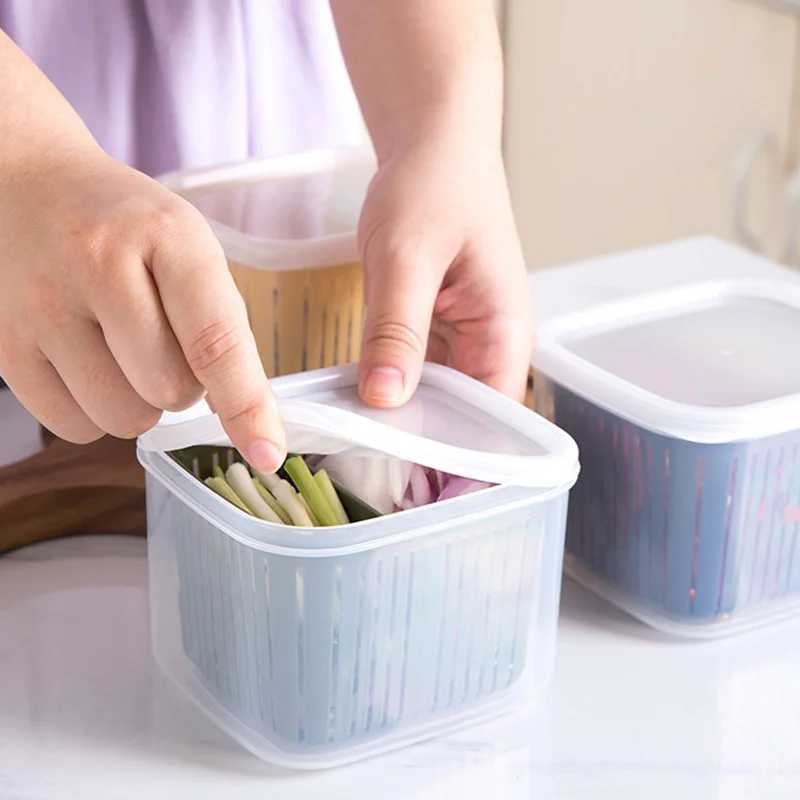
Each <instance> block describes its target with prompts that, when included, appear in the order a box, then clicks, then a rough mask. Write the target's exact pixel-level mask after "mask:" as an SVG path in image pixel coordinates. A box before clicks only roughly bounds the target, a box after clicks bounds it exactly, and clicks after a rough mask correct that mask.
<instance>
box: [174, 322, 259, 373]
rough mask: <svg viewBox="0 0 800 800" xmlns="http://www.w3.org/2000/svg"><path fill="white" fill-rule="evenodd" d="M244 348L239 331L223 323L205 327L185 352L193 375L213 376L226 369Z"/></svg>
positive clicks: (242, 335) (242, 336) (242, 337)
mask: <svg viewBox="0 0 800 800" xmlns="http://www.w3.org/2000/svg"><path fill="white" fill-rule="evenodd" d="M244 347H245V337H244V334H243V332H242V331H241V330H239V329H238V328H236V327H235V326H232V325H230V324H227V323H224V322H215V323H212V324H211V325H208V326H206V327H205V328H203V330H201V331H200V333H199V334H197V335H196V336H195V337H194V340H193V341H192V343H191V345H190V346H189V348H188V350H187V352H186V359H187V361H188V362H189V367H190V368H191V369H192V371H193V372H194V373H195V375H213V374H216V373H219V372H223V371H225V370H226V369H228V367H229V365H230V364H231V363H232V362H234V361H237V360H238V358H239V354H240V353H241V352H242V351H243V349H244Z"/></svg>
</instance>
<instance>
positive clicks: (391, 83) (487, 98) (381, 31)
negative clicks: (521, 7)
mask: <svg viewBox="0 0 800 800" xmlns="http://www.w3.org/2000/svg"><path fill="white" fill-rule="evenodd" d="M331 8H332V10H333V13H334V19H335V22H336V26H337V30H338V33H339V41H340V44H341V47H342V52H343V54H344V57H345V61H346V63H347V67H348V70H349V72H350V78H351V80H352V82H353V87H354V88H355V91H356V94H357V96H358V98H359V101H360V103H361V106H362V110H363V113H364V119H365V121H366V123H367V127H368V128H369V131H370V134H371V136H372V138H373V141H374V143H375V148H376V150H377V153H378V157H379V158H380V159H381V160H385V159H387V158H388V157H389V156H390V155H391V153H392V151H393V150H395V149H408V148H410V147H413V146H414V144H416V143H420V142H424V140H425V138H426V137H430V136H433V137H442V136H447V137H448V138H452V139H454V140H460V139H463V138H468V139H469V140H471V141H472V143H473V144H476V143H477V141H476V140H480V142H481V143H482V145H483V146H485V147H487V148H489V149H491V151H492V152H493V153H494V152H499V148H500V146H501V133H502V103H503V65H502V53H501V49H500V39H499V36H498V31H497V23H496V20H495V16H494V7H493V4H492V2H491V0H402V2H398V1H397V0H369V2H365V0H331Z"/></svg>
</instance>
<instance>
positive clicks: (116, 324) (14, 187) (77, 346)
mask: <svg viewBox="0 0 800 800" xmlns="http://www.w3.org/2000/svg"><path fill="white" fill-rule="evenodd" d="M18 173H19V174H14V173H13V172H12V171H8V170H7V171H5V172H4V173H3V175H2V177H3V181H4V185H3V191H2V192H0V374H1V375H2V376H3V378H4V379H5V380H6V382H7V383H8V385H9V387H10V388H11V390H12V391H13V392H14V393H15V394H16V395H17V397H18V398H19V400H20V401H21V402H22V403H23V405H25V406H26V407H27V408H28V410H29V411H30V412H31V413H32V414H33V415H34V416H35V417H36V418H37V419H38V420H39V421H40V422H41V423H42V424H43V425H44V426H45V427H47V428H48V429H50V430H51V431H52V432H53V433H55V434H56V435H58V436H60V437H62V438H64V439H67V440H69V441H73V442H89V441H92V440H94V439H96V438H99V437H100V436H102V435H103V434H104V433H110V434H112V435H114V436H117V437H121V438H133V437H135V436H137V435H139V434H141V433H143V432H144V431H146V430H147V429H149V428H150V427H152V426H153V425H154V424H155V423H156V422H157V421H158V419H159V417H160V415H161V412H162V410H167V411H177V410H181V409H184V408H187V407H188V406H190V405H191V404H193V403H194V402H195V401H197V400H198V399H199V398H200V397H202V396H203V394H204V393H206V392H207V394H208V399H209V403H210V404H211V405H212V406H213V408H214V410H215V411H216V412H217V413H218V414H219V416H220V418H221V420H222V423H223V425H224V427H225V429H226V431H227V432H228V434H229V436H230V437H231V440H232V441H233V443H234V445H235V446H236V447H237V448H238V449H239V450H240V451H241V452H242V453H243V454H244V455H245V457H246V458H247V459H248V460H249V461H250V462H251V463H252V464H253V465H254V466H255V467H256V468H258V469H261V470H264V471H272V470H274V469H276V468H277V467H278V466H280V463H281V462H282V460H283V456H284V455H285V452H286V441H285V432H284V429H283V423H282V421H281V419H280V415H279V413H278V410H277V405H276V401H275V398H274V396H273V394H272V392H271V390H270V388H269V385H268V382H267V378H266V375H265V374H264V370H263V367H262V365H261V362H260V360H259V357H258V353H257V350H256V344H255V341H254V339H253V335H252V333H251V331H250V327H249V324H248V320H247V315H246V311H245V306H244V303H243V301H242V298H241V296H240V295H239V292H238V291H237V289H236V286H235V284H234V282H233V279H232V278H231V276H230V273H229V271H228V267H227V264H226V261H225V257H224V255H223V253H222V249H221V247H220V245H219V242H218V241H217V240H216V238H215V237H214V235H213V233H212V232H211V230H210V228H209V227H208V225H207V224H206V222H205V220H204V219H203V217H202V215H201V214H200V213H199V212H198V211H197V210H196V209H194V208H193V207H192V206H191V205H190V204H188V203H187V202H185V201H184V200H182V199H181V198H179V197H177V196H176V195H173V194H172V193H171V192H169V191H167V190H166V189H165V188H164V187H162V186H161V185H160V184H158V183H157V182H156V181H154V180H152V179H150V178H148V177H146V176H145V175H143V174H141V173H139V172H137V171H135V170H133V169H130V168H128V167H125V166H123V165H121V164H119V163H118V162H115V161H114V160H112V159H111V158H109V157H108V156H106V155H105V154H104V153H102V151H100V150H99V148H96V147H94V146H89V147H86V148H85V149H81V150H80V151H79V152H73V151H65V152H64V153H61V154H59V155H58V156H51V157H49V156H43V157H42V159H40V160H39V163H38V165H37V166H36V167H31V165H30V164H27V165H26V167H25V168H24V169H22V168H20V169H19V170H18Z"/></svg>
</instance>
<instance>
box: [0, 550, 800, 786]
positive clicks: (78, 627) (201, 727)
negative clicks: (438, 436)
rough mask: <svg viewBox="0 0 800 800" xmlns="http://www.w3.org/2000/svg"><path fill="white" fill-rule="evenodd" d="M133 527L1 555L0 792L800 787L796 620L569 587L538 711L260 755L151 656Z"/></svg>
mask: <svg viewBox="0 0 800 800" xmlns="http://www.w3.org/2000/svg"><path fill="white" fill-rule="evenodd" d="M147 605H148V602H147V570H146V560H145V543H144V542H143V541H137V540H134V539H124V538H105V537H101V538H96V539H94V540H91V539H88V538H87V539H74V540H68V541H62V542H60V543H53V544H49V545H42V546H39V547H34V548H30V549H28V550H25V551H21V552H18V553H16V554H14V555H12V556H9V557H7V558H4V559H3V560H2V561H0V798H2V799H3V800H56V798H58V799H59V800H62V799H63V798H87V800H88V799H90V798H91V799H94V798H96V799H97V800H106V799H107V798H121V799H122V798H136V799H137V800H141V798H148V799H149V798H153V799H154V800H155V799H157V798H165V800H166V798H169V799H170V800H173V799H174V800H180V799H181V798H194V799H195V800H202V798H217V797H225V798H226V799H228V800H237V799H238V798H245V797H247V798H249V797H269V798H271V799H272V798H275V799H280V800H282V799H283V798H287V799H288V798H292V800H295V799H298V800H299V799H300V798H317V797H347V798H349V799H350V800H356V799H357V798H362V797H363V798H372V797H374V796H376V795H379V796H382V797H391V798H398V799H400V798H402V800H412V798H413V800H423V798H425V799H427V798H431V800H432V799H433V798H442V797H446V796H449V795H450V793H452V796H456V797H460V798H476V800H477V799H478V798H480V800H484V798H487V799H488V798H498V799H499V798H502V800H517V799H518V798H519V800H522V798H525V800H529V798H534V797H536V798H576V799H577V798H581V799H582V798H587V800H588V799H589V798H613V799H614V800H626V799H627V798H637V800H638V798H647V799H648V800H662V798H663V800H668V799H669V800H674V799H675V798H681V800H694V798H698V800H700V799H701V798H718V799H719V800H740V799H741V800H745V798H747V799H748V800H750V799H751V798H756V797H758V798H763V800H778V799H779V798H780V799H781V800H782V799H783V798H786V800H789V798H792V799H793V800H796V798H797V797H800V624H797V625H792V626H784V627H782V628H776V629H773V630H767V631H763V632H761V633H757V634H752V635H749V636H747V637H739V638H737V639H731V640H728V641H722V642H715V643H709V644H686V643H676V642H672V641H669V640H666V639H663V638H661V637H658V636H656V635H655V634H652V633H650V632H649V630H648V629H646V628H645V627H644V626H642V625H640V624H638V623H636V622H634V621H632V620H630V619H628V618H626V617H624V616H623V615H622V614H621V613H619V612H616V611H614V610H613V609H611V608H610V607H608V606H607V605H605V604H604V603H602V602H600V601H597V600H595V599H593V598H592V597H591V596H589V595H588V594H586V593H585V592H584V591H583V590H582V589H580V588H578V587H577V586H575V585H574V584H567V585H566V586H565V591H564V598H563V610H562V620H561V626H560V633H559V644H558V653H557V664H556V678H555V681H554V683H553V685H552V687H551V689H550V691H549V693H548V694H547V696H546V699H545V700H544V702H543V704H542V705H540V706H539V708H538V709H536V711H535V712H534V713H531V714H523V715H518V716H516V717H510V718H506V719H504V720H500V721H497V722H495V723H492V724H490V725H485V726H483V727H480V728H475V729H472V730H468V731H465V732H463V733H461V734H458V735H454V736H450V737H447V738H445V739H442V740H439V741H433V742H430V743H428V744H423V745H420V746H417V747H413V748H410V749H407V750H404V751H400V752H397V753H395V754H392V755H389V756H387V757H384V758H380V759H377V760H374V761H371V762H366V763H364V764H361V765H356V766H354V767H350V768H345V769H342V770H339V771H336V772H330V773H321V774H311V775H304V774H295V773H288V772H281V771H279V770H276V769H273V768H271V767H268V766H266V765H264V764H262V763H260V762H259V761H257V760H256V759H255V758H254V757H253V756H251V755H249V754H248V753H246V752H245V751H243V750H242V749H240V748H239V747H238V745H236V744H234V743H232V742H231V741H229V740H228V739H227V738H226V737H225V736H224V735H223V734H222V733H219V732H218V731H217V730H216V729H215V728H214V726H213V725H212V724H211V723H210V722H207V721H206V719H205V718H204V717H202V716H200V714H199V712H196V711H195V710H194V708H193V707H190V706H188V705H187V704H186V703H185V701H184V700H183V699H182V697H180V696H177V695H176V694H175V693H174V691H173V689H172V687H171V685H169V684H167V683H166V682H165V680H164V679H163V678H162V677H161V676H160V675H159V674H158V673H157V672H156V670H155V668H154V665H153V662H152V660H151V656H150V649H149V638H148V608H147Z"/></svg>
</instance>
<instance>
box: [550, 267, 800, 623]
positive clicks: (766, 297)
mask: <svg viewBox="0 0 800 800" xmlns="http://www.w3.org/2000/svg"><path fill="white" fill-rule="evenodd" d="M798 342H800V287H798V286H797V285H793V284H791V283H781V282H771V281H757V280H729V281H725V280H719V281H713V282H705V283H694V284H692V283H690V284H687V285H684V286H681V287H678V288H675V289H671V290H668V291H663V292H655V293H652V294H649V295H641V296H637V297H635V298H632V299H628V300H622V301H617V302H614V303H609V304H596V305H593V306H589V307H587V308H584V309H583V310H581V311H578V312H576V313H566V314H563V315H561V316H557V317H554V318H552V319H550V320H549V321H548V322H547V323H546V324H545V325H544V326H543V328H542V330H541V331H540V342H539V346H538V351H537V354H536V356H535V359H534V363H535V368H536V375H535V397H536V407H537V409H538V410H539V411H540V412H541V413H543V414H544V415H546V416H548V417H549V418H551V419H552V420H554V421H555V423H556V424H557V425H559V426H560V427H562V428H563V429H564V430H566V431H568V432H569V433H570V434H571V435H572V436H573V437H574V438H575V440H576V441H577V443H578V446H579V448H580V451H581V460H582V464H583V472H582V476H581V479H580V481H579V482H578V484H577V486H576V488H575V490H574V492H573V495H572V502H571V505H570V513H569V519H568V524H567V537H566V540H567V541H566V548H567V558H566V570H567V572H568V574H570V575H571V576H573V577H574V578H576V579H577V580H579V581H580V582H582V583H584V584H585V585H587V586H588V587H590V588H592V589H594V590H595V591H596V592H598V593H599V594H601V595H602V596H604V597H605V598H607V599H608V600H610V601H612V602H613V603H616V604H617V605H618V606H620V607H621V608H623V609H625V610H627V611H628V612H630V613H631V614H633V615H634V616H636V617H638V618H640V619H642V620H644V621H645V622H648V623H649V624H651V625H653V626H654V627H656V628H659V629H662V630H664V631H667V632H670V633H674V634H678V635H685V636H697V637H711V636H717V635H722V634H726V633H733V632H736V631H741V630H744V629H746V628H748V627H752V626H756V625H759V624H762V623H764V622H768V621H772V620H777V619H780V618H782V617H785V616H789V615H794V614H798V613H800V524H799V523H800V347H799V346H798Z"/></svg>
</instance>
